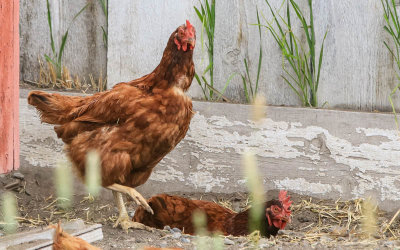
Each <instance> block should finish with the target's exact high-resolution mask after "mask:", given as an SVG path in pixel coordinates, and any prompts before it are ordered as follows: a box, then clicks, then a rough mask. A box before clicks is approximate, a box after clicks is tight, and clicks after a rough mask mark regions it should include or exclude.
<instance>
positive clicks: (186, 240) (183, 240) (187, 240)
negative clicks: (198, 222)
mask: <svg viewBox="0 0 400 250" xmlns="http://www.w3.org/2000/svg"><path fill="white" fill-rule="evenodd" d="M181 241H182V243H190V240H189V239H188V238H184V237H182V238H181Z"/></svg>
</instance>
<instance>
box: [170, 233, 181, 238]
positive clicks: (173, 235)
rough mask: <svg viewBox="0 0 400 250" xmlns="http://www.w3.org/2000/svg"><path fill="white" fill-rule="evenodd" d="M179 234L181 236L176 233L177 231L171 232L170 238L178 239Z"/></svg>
mask: <svg viewBox="0 0 400 250" xmlns="http://www.w3.org/2000/svg"><path fill="white" fill-rule="evenodd" d="M181 236H182V234H181V233H178V232H174V233H173V234H172V238H174V239H179V238H180V237H181Z"/></svg>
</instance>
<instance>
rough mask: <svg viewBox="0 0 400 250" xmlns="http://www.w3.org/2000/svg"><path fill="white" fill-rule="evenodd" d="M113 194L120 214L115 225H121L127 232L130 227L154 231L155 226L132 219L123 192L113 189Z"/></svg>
mask: <svg viewBox="0 0 400 250" xmlns="http://www.w3.org/2000/svg"><path fill="white" fill-rule="evenodd" d="M113 195H114V200H115V203H116V204H117V207H118V211H119V216H118V219H117V221H116V222H115V224H114V227H117V226H118V225H121V228H122V229H123V230H125V231H126V232H128V230H129V228H133V229H142V230H147V231H150V232H154V229H153V228H151V227H148V226H145V225H143V224H142V223H139V222H134V221H132V219H131V218H129V215H128V213H127V212H126V207H125V203H124V199H123V198H122V194H121V193H119V192H116V191H113Z"/></svg>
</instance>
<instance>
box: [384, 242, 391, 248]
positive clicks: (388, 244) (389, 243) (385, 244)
mask: <svg viewBox="0 0 400 250" xmlns="http://www.w3.org/2000/svg"><path fill="white" fill-rule="evenodd" d="M383 246H385V247H389V248H392V247H394V242H393V241H385V242H384V243H383Z"/></svg>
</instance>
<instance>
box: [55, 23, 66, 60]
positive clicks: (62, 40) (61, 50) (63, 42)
mask: <svg viewBox="0 0 400 250" xmlns="http://www.w3.org/2000/svg"><path fill="white" fill-rule="evenodd" d="M67 39H68V30H67V32H65V34H64V35H63V36H62V39H61V46H60V51H59V53H58V59H57V63H58V65H62V64H61V59H62V56H63V53H64V48H65V43H66V42H67Z"/></svg>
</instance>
